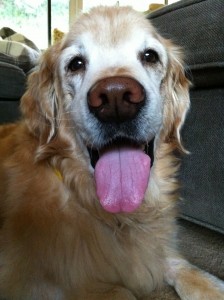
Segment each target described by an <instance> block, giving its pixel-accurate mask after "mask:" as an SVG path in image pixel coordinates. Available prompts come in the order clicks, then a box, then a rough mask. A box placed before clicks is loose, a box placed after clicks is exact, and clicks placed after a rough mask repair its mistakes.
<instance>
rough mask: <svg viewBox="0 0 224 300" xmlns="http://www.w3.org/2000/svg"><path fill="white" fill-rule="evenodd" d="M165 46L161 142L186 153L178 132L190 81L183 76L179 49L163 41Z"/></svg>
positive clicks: (188, 103) (187, 97)
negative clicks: (165, 69) (166, 66)
mask: <svg viewBox="0 0 224 300" xmlns="http://www.w3.org/2000/svg"><path fill="white" fill-rule="evenodd" d="M165 45H166V48H167V52H168V69H167V74H166V76H165V79H164V82H163V85H164V86H163V90H164V91H165V93H164V111H163V132H162V135H163V140H164V141H165V142H168V143H172V144H173V146H174V148H177V149H179V150H180V151H182V152H187V151H186V150H185V149H184V147H183V144H182V142H181V136H180V130H181V127H182V125H183V123H184V121H185V117H186V113H187V111H188V109H189V107H190V98H189V86H190V81H189V80H188V79H187V78H186V75H185V69H184V65H183V60H182V53H181V50H180V48H179V47H177V46H175V45H174V44H173V43H172V42H170V41H168V40H166V41H165Z"/></svg>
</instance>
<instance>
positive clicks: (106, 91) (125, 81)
mask: <svg viewBox="0 0 224 300" xmlns="http://www.w3.org/2000/svg"><path fill="white" fill-rule="evenodd" d="M144 102H145V91H144V88H143V87H142V85H141V84H140V83H139V82H138V81H136V80H135V79H132V78H129V77H118V76H116V77H108V78H104V79H102V80H100V81H98V82H97V83H96V84H95V85H94V86H93V87H92V88H91V89H90V90H89V92H88V106H89V110H90V112H91V113H93V114H94V115H95V117H96V118H97V119H98V120H99V121H101V122H106V123H110V122H112V123H123V122H126V121H129V120H132V119H134V118H135V117H136V115H137V114H138V112H139V110H140V108H141V107H142V106H143V105H144Z"/></svg>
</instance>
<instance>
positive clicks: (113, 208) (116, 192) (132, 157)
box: [95, 147, 150, 213]
mask: <svg viewBox="0 0 224 300" xmlns="http://www.w3.org/2000/svg"><path fill="white" fill-rule="evenodd" d="M149 175H150V158H149V156H148V155H146V154H145V153H144V152H143V151H142V150H141V149H138V148H136V147H116V148H113V149H110V150H107V151H106V152H104V153H103V155H102V156H101V157H100V159H99V160H98V162H97V164H96V167H95V181H96V192H97V196H98V197H99V200H100V203H101V205H102V207H103V208H104V209H105V210H106V211H108V212H110V213H121V212H125V213H131V212H134V211H135V210H136V209H137V208H138V207H139V206H140V205H141V203H142V201H143V199H144V195H145V191H146V189H147V186H148V181H149Z"/></svg>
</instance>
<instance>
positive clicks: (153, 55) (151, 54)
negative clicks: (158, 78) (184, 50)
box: [142, 49, 159, 64]
mask: <svg viewBox="0 0 224 300" xmlns="http://www.w3.org/2000/svg"><path fill="white" fill-rule="evenodd" d="M142 60H143V62H145V63H151V64H155V63H157V62H158V61H159V55H158V53H157V52H156V51H155V50H152V49H148V50H146V51H145V52H144V53H143V55H142Z"/></svg>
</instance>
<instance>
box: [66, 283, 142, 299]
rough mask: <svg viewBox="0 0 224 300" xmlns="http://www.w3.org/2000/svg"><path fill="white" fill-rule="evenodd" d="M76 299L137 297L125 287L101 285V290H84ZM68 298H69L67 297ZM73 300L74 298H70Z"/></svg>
mask: <svg viewBox="0 0 224 300" xmlns="http://www.w3.org/2000/svg"><path fill="white" fill-rule="evenodd" d="M75 299H78V300H83V299H85V300H105V299H106V300H136V299H137V298H136V297H135V296H134V295H133V294H132V293H131V291H129V290H128V289H126V288H123V287H120V286H114V287H109V289H105V287H103V289H102V291H100V290H99V289H97V291H91V292H88V293H87V292H84V293H82V294H80V295H79V296H78V297H75ZM69 300H70V299H69ZM71 300H74V299H71Z"/></svg>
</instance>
